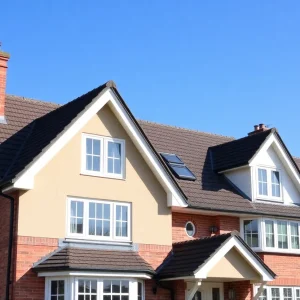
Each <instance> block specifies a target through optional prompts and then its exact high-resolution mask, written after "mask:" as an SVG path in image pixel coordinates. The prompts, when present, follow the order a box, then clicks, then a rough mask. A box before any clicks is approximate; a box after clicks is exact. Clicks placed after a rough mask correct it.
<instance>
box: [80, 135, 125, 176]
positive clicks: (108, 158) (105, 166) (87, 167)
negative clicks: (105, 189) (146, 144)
mask: <svg viewBox="0 0 300 300" xmlns="http://www.w3.org/2000/svg"><path fill="white" fill-rule="evenodd" d="M81 169H82V170H81V173H82V174H85V175H92V176H100V177H111V178H120V179H123V178H124V177H125V141H124V140H120V139H114V138H110V137H103V136H98V135H92V134H83V139H82V167H81Z"/></svg>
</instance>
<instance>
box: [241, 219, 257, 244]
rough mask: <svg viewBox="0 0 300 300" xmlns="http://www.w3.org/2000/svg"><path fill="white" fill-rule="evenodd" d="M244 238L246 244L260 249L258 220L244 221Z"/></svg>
mask: <svg viewBox="0 0 300 300" xmlns="http://www.w3.org/2000/svg"><path fill="white" fill-rule="evenodd" d="M244 236H245V241H246V243H247V244H248V245H249V246H250V247H252V248H256V247H258V243H259V240H258V220H245V221H244Z"/></svg>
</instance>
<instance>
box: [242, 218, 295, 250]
mask: <svg viewBox="0 0 300 300" xmlns="http://www.w3.org/2000/svg"><path fill="white" fill-rule="evenodd" d="M299 232H300V221H299V222H298V221H290V220H281V219H266V218H257V219H242V220H241V235H242V236H243V238H244V240H245V242H246V243H247V244H248V245H249V246H250V247H251V248H252V249H253V250H256V251H259V250H263V251H268V252H283V253H284V252H287V253H300V235H299Z"/></svg>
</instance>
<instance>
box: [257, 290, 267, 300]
mask: <svg viewBox="0 0 300 300" xmlns="http://www.w3.org/2000/svg"><path fill="white" fill-rule="evenodd" d="M267 297H268V291H267V289H264V290H263V292H262V293H261V295H260V296H259V298H258V299H259V300H267V299H268V298H267Z"/></svg>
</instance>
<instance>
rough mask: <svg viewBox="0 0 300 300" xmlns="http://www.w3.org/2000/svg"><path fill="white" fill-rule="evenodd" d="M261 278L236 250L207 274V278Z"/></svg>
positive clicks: (230, 252)
mask: <svg viewBox="0 0 300 300" xmlns="http://www.w3.org/2000/svg"><path fill="white" fill-rule="evenodd" d="M260 277H261V276H260V275H259V273H258V272H257V271H256V270H255V269H254V268H253V267H252V266H251V265H250V264H249V263H248V262H247V261H246V260H245V259H244V258H243V257H242V255H241V254H240V253H239V252H238V251H237V250H236V249H231V250H230V251H229V252H228V253H227V254H226V255H225V256H224V257H222V258H221V260H220V261H219V262H218V263H217V264H216V265H215V266H214V267H213V268H212V269H211V270H210V272H209V273H208V274H207V278H232V279H246V280H259V279H261V278H260Z"/></svg>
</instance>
